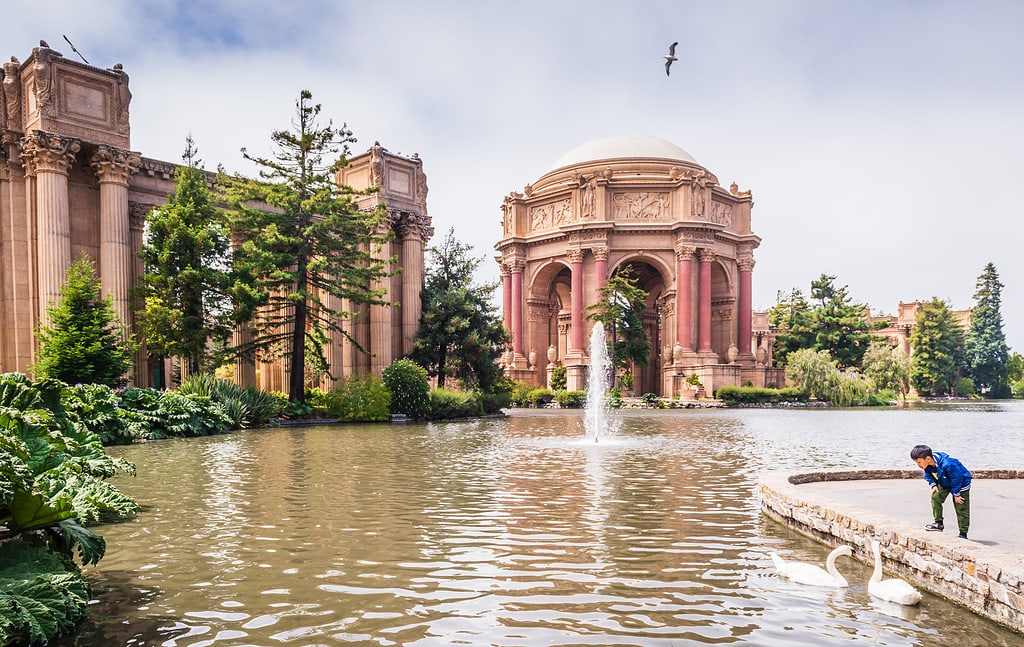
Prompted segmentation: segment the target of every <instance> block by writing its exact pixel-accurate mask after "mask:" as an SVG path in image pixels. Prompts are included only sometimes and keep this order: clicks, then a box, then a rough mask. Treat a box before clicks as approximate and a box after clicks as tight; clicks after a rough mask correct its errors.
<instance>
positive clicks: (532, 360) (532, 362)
mask: <svg viewBox="0 0 1024 647" xmlns="http://www.w3.org/2000/svg"><path fill="white" fill-rule="evenodd" d="M527 359H528V360H529V362H530V368H534V367H535V366H537V349H536V348H534V349H532V350H530V356H529V357H528V358H527Z"/></svg>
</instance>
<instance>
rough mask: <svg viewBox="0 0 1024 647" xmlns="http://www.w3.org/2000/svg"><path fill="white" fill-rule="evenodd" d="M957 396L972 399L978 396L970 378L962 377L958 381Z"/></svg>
mask: <svg viewBox="0 0 1024 647" xmlns="http://www.w3.org/2000/svg"><path fill="white" fill-rule="evenodd" d="M956 394H957V395H959V396H960V397H961V398H972V397H974V395H975V394H976V391H975V390H974V381H973V380H972V379H971V378H969V377H962V378H960V379H959V380H957V381H956Z"/></svg>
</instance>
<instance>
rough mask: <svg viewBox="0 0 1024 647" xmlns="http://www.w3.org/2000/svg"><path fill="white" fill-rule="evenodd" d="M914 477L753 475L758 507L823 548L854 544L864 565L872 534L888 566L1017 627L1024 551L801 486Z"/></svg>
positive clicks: (978, 473) (883, 473) (1021, 475)
mask: <svg viewBox="0 0 1024 647" xmlns="http://www.w3.org/2000/svg"><path fill="white" fill-rule="evenodd" d="M972 475H973V477H974V479H1024V470H975V471H972ZM906 478H915V479H916V478H921V471H920V470H860V471H855V472H853V471H831V472H809V473H800V474H770V475H766V476H763V477H761V478H760V479H759V481H758V486H757V491H758V495H759V496H760V499H761V510H762V512H764V513H765V514H766V515H768V516H769V517H771V518H772V519H775V520H776V521H778V522H780V523H782V524H784V525H786V526H788V527H790V528H792V529H794V530H796V531H798V532H800V533H802V534H804V535H807V536H808V537H811V538H812V539H815V540H817V541H820V542H822V543H824V544H827V545H830V546H837V545H839V544H840V543H844V544H847V545H849V546H851V547H853V549H854V551H855V553H856V555H855V556H856V557H857V558H858V559H860V560H861V561H864V562H867V563H869V564H870V563H871V562H872V557H871V545H870V541H871V539H877V540H878V541H879V543H880V544H881V548H882V564H883V566H884V568H885V570H887V571H891V572H893V573H896V574H898V575H899V576H900V577H902V578H904V579H906V580H908V581H910V582H912V583H914V584H915V585H916V586H919V587H921V588H923V589H926V590H928V591H931V592H932V593H935V594H936V595H940V596H942V597H944V598H946V599H948V600H951V601H953V602H955V603H958V604H961V605H963V606H965V607H967V608H968V609H971V610H972V611H974V612H975V613H978V614H980V615H982V616H985V617H986V618H989V619H990V620H993V621H994V622H997V623H999V624H1001V625H1003V626H1005V627H1008V628H1010V629H1012V630H1014V631H1017V632H1019V633H1024V556H1021V555H1013V554H1009V553H1006V552H1002V551H999V550H995V549H992V548H989V547H987V546H982V545H975V544H965V542H962V541H960V540H958V539H956V538H955V537H942V536H941V535H939V536H936V535H938V533H928V532H926V531H925V530H924V529H923V528H922V527H920V525H917V524H911V523H909V522H906V521H900V520H898V519H893V518H892V517H888V516H886V515H883V514H880V513H878V512H874V511H871V510H868V509H866V508H862V507H860V506H855V505H851V504H840V503H837V502H835V501H831V500H829V499H828V498H827V497H823V496H821V495H818V494H815V493H813V492H808V491H806V490H804V491H801V489H800V485H801V484H804V483H813V482H820V481H851V480H880V479H906Z"/></svg>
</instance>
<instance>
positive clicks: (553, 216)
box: [530, 198, 572, 231]
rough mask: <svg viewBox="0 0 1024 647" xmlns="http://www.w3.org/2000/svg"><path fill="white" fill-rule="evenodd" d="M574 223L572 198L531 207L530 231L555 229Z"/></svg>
mask: <svg viewBox="0 0 1024 647" xmlns="http://www.w3.org/2000/svg"><path fill="white" fill-rule="evenodd" d="M570 222H572V198H565V199H564V200H559V201H558V202H550V203H548V204H542V205H538V206H535V207H530V231H542V230H545V229H553V228H555V227H559V226H561V225H567V224H569V223H570Z"/></svg>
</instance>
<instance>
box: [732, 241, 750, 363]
mask: <svg viewBox="0 0 1024 647" xmlns="http://www.w3.org/2000/svg"><path fill="white" fill-rule="evenodd" d="M738 265H739V270H740V295H739V318H740V320H739V325H738V326H737V328H738V330H737V333H736V334H737V335H738V336H739V339H738V340H736V347H737V348H739V350H740V355H749V354H750V341H751V334H750V326H751V320H752V318H753V316H754V313H753V308H752V306H751V286H752V284H751V274H752V273H753V271H754V259H752V258H741V259H740V260H739V262H738Z"/></svg>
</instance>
